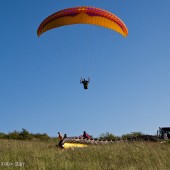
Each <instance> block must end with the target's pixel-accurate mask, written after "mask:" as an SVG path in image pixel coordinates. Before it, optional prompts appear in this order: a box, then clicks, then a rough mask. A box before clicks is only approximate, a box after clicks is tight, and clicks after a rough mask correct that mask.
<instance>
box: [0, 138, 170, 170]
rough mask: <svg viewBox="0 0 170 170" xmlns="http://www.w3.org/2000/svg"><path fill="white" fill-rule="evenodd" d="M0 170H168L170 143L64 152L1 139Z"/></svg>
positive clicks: (39, 144) (46, 145) (50, 144)
mask: <svg viewBox="0 0 170 170" xmlns="http://www.w3.org/2000/svg"><path fill="white" fill-rule="evenodd" d="M0 169H2V170H3V169H5V170H7V169H28V170H48V169H49V170H55V169H56V170H114V169H115V170H119V169H120V170H138V169H139V170H169V169H170V144H169V143H152V142H130V143H128V142H117V143H114V144H109V145H100V146H89V147H87V148H74V149H69V150H62V149H60V148H57V147H55V143H54V142H40V141H19V140H7V139H1V140H0Z"/></svg>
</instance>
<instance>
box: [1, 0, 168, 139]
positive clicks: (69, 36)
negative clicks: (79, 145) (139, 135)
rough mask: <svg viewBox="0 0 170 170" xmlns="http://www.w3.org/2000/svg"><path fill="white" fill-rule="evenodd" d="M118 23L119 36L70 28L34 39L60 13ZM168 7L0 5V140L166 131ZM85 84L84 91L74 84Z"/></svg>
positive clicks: (88, 1)
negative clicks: (100, 13) (77, 10)
mask: <svg viewBox="0 0 170 170" xmlns="http://www.w3.org/2000/svg"><path fill="white" fill-rule="evenodd" d="M75 6H95V7H99V8H102V9H105V10H108V11H110V12H112V13H114V14H115V15H117V16H118V17H120V18H121V19H122V20H123V21H124V22H125V24H126V25H127V27H128V29H129V35H128V37H127V38H124V37H123V36H121V35H120V34H118V33H116V32H114V31H111V30H109V29H105V28H102V27H98V26H92V25H72V26H66V27H60V28H58V29H55V30H51V31H49V32H47V33H45V34H44V35H42V36H41V37H40V38H38V37H37V35H36V30H37V28H38V26H39V24H40V23H41V22H42V20H43V19H45V18H46V17H47V16H48V15H50V14H52V13H54V12H56V11H58V10H61V9H64V8H68V7H75ZM169 7H170V1H169V0H157V1H153V0H142V1H141V0H77V1H75V0H48V1H47V0H27V1H22V0H16V1H12V0H1V1H0V18H1V27H0V132H5V133H8V132H12V131H14V130H18V131H20V130H21V129H22V128H25V129H27V130H28V131H30V132H32V133H47V134H48V135H50V136H56V135H57V132H58V131H61V132H62V133H67V134H68V136H75V135H77V136H79V135H81V134H82V132H83V131H84V130H86V131H87V132H88V133H89V134H91V135H93V136H95V137H97V136H99V135H100V134H101V133H105V132H110V133H113V134H114V135H118V136H120V135H122V134H126V133H130V132H136V131H141V132H143V133H146V134H155V133H156V130H157V129H158V127H159V126H170V122H169V120H170V32H169V30H170V10H169ZM81 76H82V77H86V78H87V77H88V76H89V77H90V78H91V83H90V85H89V89H88V90H87V91H85V90H84V89H83V87H82V85H80V83H79V80H80V77H81Z"/></svg>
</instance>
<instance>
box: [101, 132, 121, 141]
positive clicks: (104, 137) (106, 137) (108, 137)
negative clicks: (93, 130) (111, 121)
mask: <svg viewBox="0 0 170 170" xmlns="http://www.w3.org/2000/svg"><path fill="white" fill-rule="evenodd" d="M117 138H118V137H117V136H115V135H113V134H112V133H109V132H106V133H102V134H101V135H100V137H99V139H100V140H115V139H117Z"/></svg>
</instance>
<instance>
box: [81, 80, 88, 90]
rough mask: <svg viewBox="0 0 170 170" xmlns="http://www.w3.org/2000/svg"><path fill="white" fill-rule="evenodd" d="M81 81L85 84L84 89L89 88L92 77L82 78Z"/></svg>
mask: <svg viewBox="0 0 170 170" xmlns="http://www.w3.org/2000/svg"><path fill="white" fill-rule="evenodd" d="M80 83H81V84H83V86H84V89H85V90H87V89H88V84H89V83H90V79H89V78H88V80H86V79H82V78H81V80H80Z"/></svg>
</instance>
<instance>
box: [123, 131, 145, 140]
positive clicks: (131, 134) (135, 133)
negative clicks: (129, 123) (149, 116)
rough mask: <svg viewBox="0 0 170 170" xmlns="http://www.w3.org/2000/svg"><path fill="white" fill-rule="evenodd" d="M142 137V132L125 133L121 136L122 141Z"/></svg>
mask: <svg viewBox="0 0 170 170" xmlns="http://www.w3.org/2000/svg"><path fill="white" fill-rule="evenodd" d="M142 135H143V133H142V132H131V133H127V134H125V135H122V139H127V138H133V137H140V136H142Z"/></svg>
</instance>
